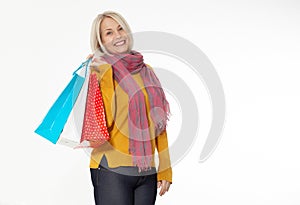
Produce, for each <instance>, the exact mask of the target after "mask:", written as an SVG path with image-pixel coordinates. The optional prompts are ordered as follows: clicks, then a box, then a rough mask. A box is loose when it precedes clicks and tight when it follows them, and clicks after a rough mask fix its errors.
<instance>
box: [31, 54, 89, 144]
mask: <svg viewBox="0 0 300 205" xmlns="http://www.w3.org/2000/svg"><path fill="white" fill-rule="evenodd" d="M89 62H90V59H89V60H87V61H85V62H83V63H82V64H81V65H80V67H79V68H78V69H76V70H75V71H74V73H73V77H72V79H71V81H70V82H69V84H68V85H67V87H66V88H65V89H64V90H63V92H62V93H61V94H60V96H59V97H58V99H57V100H56V101H55V102H54V104H53V105H52V106H51V108H50V110H49V111H48V113H47V115H46V116H45V117H44V119H43V121H42V123H41V124H40V125H39V126H38V128H37V129H36V130H35V133H37V134H39V135H41V136H42V137H44V138H46V139H47V140H49V141H50V142H52V143H54V144H56V142H57V141H58V139H59V136H60V134H61V132H62V131H63V129H64V126H65V124H66V122H67V120H68V117H69V115H70V113H71V111H72V108H73V106H74V103H75V102H76V99H77V97H78V95H79V92H80V90H81V88H82V85H83V83H84V81H85V77H82V76H80V75H78V74H77V71H78V70H80V69H82V68H85V69H86V71H87V66H88V63H89ZM85 73H86V72H85Z"/></svg>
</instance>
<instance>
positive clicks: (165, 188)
mask: <svg viewBox="0 0 300 205" xmlns="http://www.w3.org/2000/svg"><path fill="white" fill-rule="evenodd" d="M170 186H171V183H170V182H169V181H167V180H161V181H158V182H157V188H160V191H159V195H160V196H162V195H164V194H165V193H166V192H167V191H169V188H170Z"/></svg>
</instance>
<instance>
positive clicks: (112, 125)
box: [90, 64, 172, 182]
mask: <svg viewBox="0 0 300 205" xmlns="http://www.w3.org/2000/svg"><path fill="white" fill-rule="evenodd" d="M91 72H92V73H96V74H97V78H98V81H99V83H100V87H101V92H102V97H103V103H104V109H105V114H106V123H107V127H108V131H109V134H110V136H111V139H110V140H109V141H107V142H105V143H104V144H103V145H101V146H100V147H98V148H95V149H93V151H92V154H91V161H90V168H98V166H99V163H100V161H101V159H102V157H103V155H104V154H105V156H106V158H107V162H108V166H109V167H111V168H115V167H118V166H133V163H132V156H131V154H130V153H129V137H128V136H129V134H128V95H127V93H126V92H125V91H124V90H123V89H122V88H121V86H119V85H118V83H117V82H116V81H115V80H114V79H113V71H112V67H111V65H110V64H103V65H100V66H98V67H96V68H93V69H92V70H91ZM132 77H133V79H134V80H135V81H136V82H137V84H138V85H139V86H140V87H141V89H142V91H143V93H144V95H145V102H146V103H147V104H146V110H147V115H148V121H149V123H150V127H149V131H150V137H151V144H152V153H153V154H155V147H156V149H157V153H158V159H159V166H158V174H157V180H158V181H160V180H167V181H169V182H172V168H171V162H170V156H169V149H168V139H167V132H166V131H164V132H162V133H161V134H160V135H159V136H157V137H155V134H154V133H155V132H154V126H153V122H152V120H151V117H150V115H149V109H150V104H149V100H148V95H147V92H146V90H145V88H144V85H143V80H142V78H141V76H140V74H139V73H137V74H133V75H132ZM152 166H153V167H154V166H155V161H154V160H153V162H152Z"/></svg>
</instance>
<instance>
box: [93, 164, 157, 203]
mask: <svg viewBox="0 0 300 205" xmlns="http://www.w3.org/2000/svg"><path fill="white" fill-rule="evenodd" d="M91 178H92V183H93V186H94V197H95V202H96V205H153V204H155V200H156V194H157V174H156V173H154V174H150V175H138V176H133V175H124V174H120V173H116V172H115V171H112V170H110V169H107V168H104V167H101V166H100V167H99V168H98V169H91Z"/></svg>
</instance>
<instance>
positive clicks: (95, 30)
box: [90, 11, 133, 55]
mask: <svg viewBox="0 0 300 205" xmlns="http://www.w3.org/2000/svg"><path fill="white" fill-rule="evenodd" d="M105 17H110V18H112V19H114V20H115V21H116V22H118V24H120V26H121V27H122V28H123V29H124V30H125V31H126V33H127V35H128V39H129V42H128V43H129V51H130V50H131V49H132V46H133V37H132V33H131V29H130V27H129V25H128V23H127V22H126V20H125V19H124V18H123V17H122V16H121V15H120V14H118V13H117V12H114V11H105V12H104V13H102V14H99V15H98V16H97V17H96V18H95V19H94V21H93V24H92V30H91V39H90V43H91V49H92V51H93V53H95V52H96V51H97V52H100V55H101V54H102V55H103V54H108V52H107V50H106V49H105V47H104V46H103V44H102V41H101V32H100V24H101V22H102V20H103V19H104V18H105Z"/></svg>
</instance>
